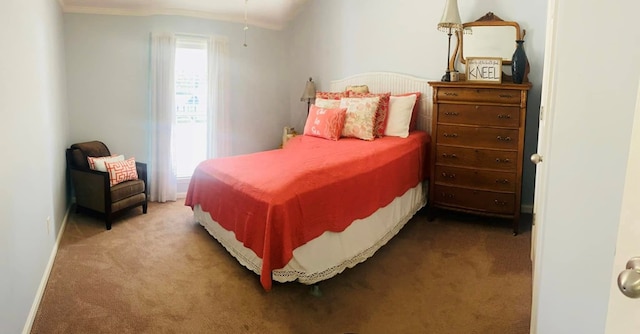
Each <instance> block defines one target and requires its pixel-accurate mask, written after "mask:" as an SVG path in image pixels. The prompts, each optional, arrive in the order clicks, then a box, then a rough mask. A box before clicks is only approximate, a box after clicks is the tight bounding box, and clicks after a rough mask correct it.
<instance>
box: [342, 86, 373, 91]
mask: <svg viewBox="0 0 640 334" xmlns="http://www.w3.org/2000/svg"><path fill="white" fill-rule="evenodd" d="M344 90H345V91H347V92H349V91H351V92H354V93H368V92H369V86H367V85H355V86H347V87H346V88H345V89H344Z"/></svg>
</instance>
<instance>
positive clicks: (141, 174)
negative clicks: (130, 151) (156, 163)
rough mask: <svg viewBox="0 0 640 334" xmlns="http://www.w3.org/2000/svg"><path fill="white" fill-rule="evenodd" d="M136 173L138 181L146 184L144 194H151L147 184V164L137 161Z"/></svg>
mask: <svg viewBox="0 0 640 334" xmlns="http://www.w3.org/2000/svg"><path fill="white" fill-rule="evenodd" d="M136 171H137V172H138V179H139V180H142V181H143V182H144V193H145V194H149V186H148V182H147V164H146V163H144V162H138V161H136Z"/></svg>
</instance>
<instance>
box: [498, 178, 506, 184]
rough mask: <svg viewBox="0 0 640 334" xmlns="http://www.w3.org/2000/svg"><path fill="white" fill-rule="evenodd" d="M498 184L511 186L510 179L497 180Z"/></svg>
mask: <svg viewBox="0 0 640 334" xmlns="http://www.w3.org/2000/svg"><path fill="white" fill-rule="evenodd" d="M496 183H500V184H509V180H508V179H497V180H496Z"/></svg>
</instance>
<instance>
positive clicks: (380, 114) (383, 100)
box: [349, 91, 391, 138]
mask: <svg viewBox="0 0 640 334" xmlns="http://www.w3.org/2000/svg"><path fill="white" fill-rule="evenodd" d="M376 96H378V97H380V101H379V102H378V109H377V110H376V123H375V124H374V129H373V135H374V136H375V137H378V138H380V137H382V136H384V129H385V128H386V127H387V114H389V97H390V96H391V93H381V94H373V93H357V92H354V91H349V97H376Z"/></svg>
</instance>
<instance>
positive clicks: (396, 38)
mask: <svg viewBox="0 0 640 334" xmlns="http://www.w3.org/2000/svg"><path fill="white" fill-rule="evenodd" d="M458 5H459V9H460V17H461V19H462V22H469V21H475V20H476V19H478V18H480V17H481V16H483V15H484V14H486V13H487V12H490V11H491V12H493V13H494V14H496V15H497V16H499V17H501V18H502V19H503V20H507V21H516V22H518V23H519V24H520V27H521V28H522V29H526V31H527V34H526V37H525V50H526V52H527V56H528V58H529V62H530V65H531V73H530V75H529V80H530V81H531V82H532V83H533V89H532V90H531V91H530V94H529V103H528V107H527V112H528V113H527V121H526V129H527V130H526V139H525V162H524V170H523V174H524V175H523V190H522V195H523V196H522V202H523V205H525V206H529V207H530V206H532V204H533V191H534V189H533V188H534V181H535V168H534V166H533V164H531V163H529V162H528V157H529V156H530V155H531V154H532V153H534V152H535V151H536V146H537V128H538V114H539V112H538V110H539V108H540V90H541V80H542V63H543V57H544V40H545V29H546V6H547V1H545V0H537V1H530V0H492V1H488V0H464V1H458ZM443 9H444V1H442V0H396V1H388V0H348V1H344V0H312V1H310V2H309V3H308V4H307V5H306V6H305V7H304V8H303V9H302V10H301V12H300V13H299V15H298V16H297V17H296V18H295V20H294V21H293V22H292V23H291V24H290V26H289V27H288V28H287V29H286V33H287V34H288V35H289V39H290V46H289V49H290V72H289V76H290V78H291V80H290V86H289V89H290V92H291V95H290V103H291V108H290V109H291V123H292V125H293V126H295V127H296V128H298V129H302V127H303V126H304V121H305V117H306V112H305V110H306V104H305V103H302V102H300V95H301V94H302V90H303V88H304V82H305V81H306V80H308V77H309V76H311V77H313V78H314V81H315V82H316V85H317V87H318V88H319V89H328V87H329V81H330V80H333V79H339V78H343V77H346V76H349V75H353V74H357V73H361V72H368V71H388V72H399V73H405V74H410V75H414V76H418V77H422V78H427V79H432V80H440V77H442V75H443V74H444V71H445V69H446V67H447V63H446V55H447V35H446V34H445V33H443V32H440V31H438V30H437V24H438V22H439V21H440V17H441V15H442V11H443ZM453 43H455V37H454V38H452V44H453ZM452 49H453V47H452ZM457 68H458V69H459V70H463V67H460V66H458V67H457ZM505 72H507V73H510V70H509V69H508V67H505Z"/></svg>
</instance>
